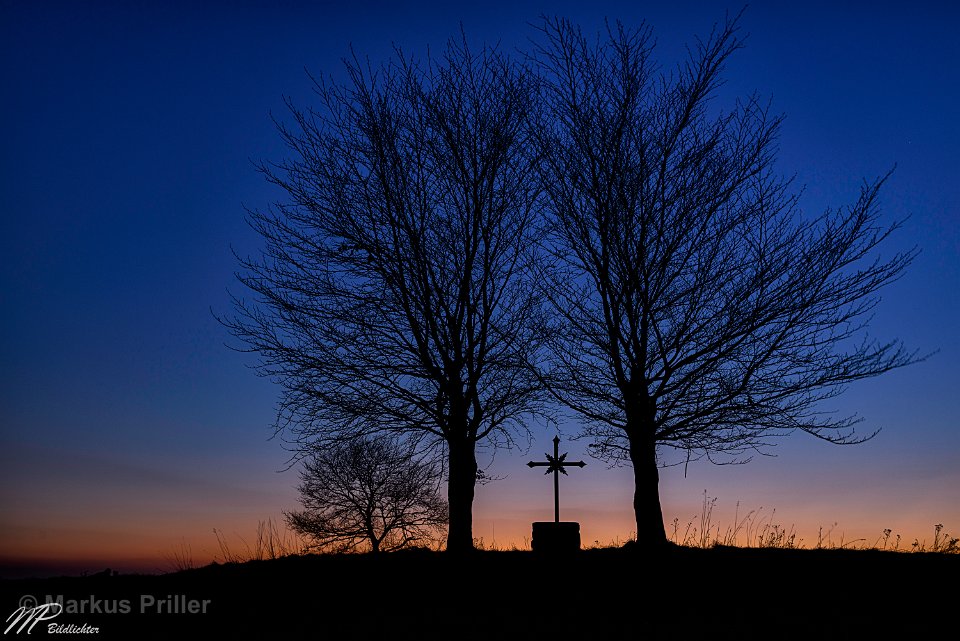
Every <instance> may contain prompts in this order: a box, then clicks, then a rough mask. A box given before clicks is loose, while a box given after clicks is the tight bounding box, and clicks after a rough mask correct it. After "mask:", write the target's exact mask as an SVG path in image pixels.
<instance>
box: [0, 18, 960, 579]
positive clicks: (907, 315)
mask: <svg viewBox="0 0 960 641" xmlns="http://www.w3.org/2000/svg"><path fill="white" fill-rule="evenodd" d="M137 4H138V5H139V4H140V3H137ZM142 4H144V5H146V7H147V8H144V7H141V6H136V7H132V6H128V5H127V3H119V2H117V3H114V2H103V3H72V2H70V3H68V2H36V3H35V2H10V1H8V0H2V1H0V95H2V96H3V98H2V99H0V127H2V130H3V144H2V147H0V150H2V151H0V207H2V214H0V215H2V219H0V220H2V222H0V252H2V256H3V266H4V269H3V270H2V271H0V310H2V316H0V444H2V446H0V447H2V449H0V482H2V489H0V557H2V556H7V557H14V558H28V557H29V558H48V559H58V558H62V557H70V558H97V559H99V558H107V557H108V556H109V555H108V554H107V552H105V550H106V549H107V548H108V547H109V548H111V549H113V550H114V552H113V554H114V557H115V558H124V559H130V561H129V564H131V566H132V564H133V563H134V559H141V561H137V562H139V563H141V565H143V564H147V563H150V562H152V561H151V560H150V559H152V558H154V557H156V556H157V555H159V554H163V553H164V552H166V551H168V550H169V549H170V548H172V547H173V545H174V544H176V543H177V542H179V541H181V540H186V541H188V542H192V545H193V546H194V552H195V554H197V556H202V553H203V550H204V549H206V548H205V546H207V547H211V548H212V547H213V541H212V537H211V536H210V535H209V532H210V529H211V528H214V527H217V528H222V529H225V530H227V531H228V532H229V531H233V530H234V529H236V530H238V531H239V530H240V529H243V528H248V529H250V530H252V528H253V527H254V526H255V525H256V521H257V519H261V518H267V517H270V516H273V517H275V516H276V515H277V514H278V512H279V509H280V508H283V507H285V508H290V507H294V502H295V493H294V492H293V489H292V488H293V486H294V485H295V483H296V477H295V475H294V474H293V473H292V472H286V473H278V470H281V469H282V468H283V465H284V461H285V460H286V454H285V453H284V451H283V450H282V449H281V447H280V444H279V443H278V442H277V441H268V440H267V438H268V437H269V435H270V430H269V424H270V422H271V419H272V417H273V404H274V402H275V399H276V392H277V390H276V389H275V388H274V387H273V386H272V385H271V384H270V383H269V382H268V381H265V380H262V379H259V378H257V377H256V376H255V375H254V373H253V372H252V371H250V370H249V369H248V368H247V367H246V365H249V364H251V363H252V360H251V359H250V358H249V357H245V356H243V355H240V354H236V353H233V352H231V351H229V350H227V349H226V348H225V347H224V343H225V342H228V341H229V338H228V336H227V335H226V334H225V332H224V331H223V329H222V328H221V327H220V326H219V325H218V324H217V323H216V322H215V320H214V319H213V317H212V315H211V311H210V310H211V308H213V310H215V311H218V312H228V311H229V300H228V297H227V294H226V289H227V288H228V287H229V288H232V289H233V290H238V286H237V285H236V284H235V282H234V279H233V271H234V269H235V267H236V263H235V260H234V258H233V256H232V254H231V249H230V248H231V246H233V247H234V248H236V249H237V250H238V251H239V252H240V253H248V252H255V251H257V249H258V248H259V246H260V245H259V240H258V239H257V238H256V237H255V235H253V234H252V232H251V231H250V230H249V229H248V228H247V227H246V226H245V224H244V209H243V207H244V205H246V206H249V207H262V206H264V205H266V204H268V203H269V202H270V201H271V200H273V199H275V198H277V197H278V196H279V194H278V193H277V192H276V191H274V190H273V189H272V188H270V187H269V186H268V185H266V184H265V183H264V181H263V180H262V179H261V177H260V176H259V175H258V174H257V173H256V172H255V171H254V169H253V166H252V163H251V160H259V159H273V160H278V159H280V158H282V157H283V155H284V153H285V150H284V148H283V147H282V145H281V143H280V141H279V138H278V136H277V135H276V132H275V130H274V128H273V125H272V123H271V121H270V117H269V116H270V113H271V112H273V113H275V114H277V115H281V116H282V114H283V112H284V106H283V100H282V98H283V96H284V95H289V96H291V97H292V98H293V100H294V101H295V102H297V103H298V104H300V105H307V104H309V102H310V100H311V93H310V83H309V79H308V78H307V76H306V74H305V72H304V68H305V67H306V68H308V69H309V70H310V71H311V72H313V73H315V74H333V75H334V77H337V76H338V75H339V74H340V73H341V65H340V62H339V60H340V58H341V57H342V56H344V55H346V54H348V52H349V47H350V46H351V45H352V46H353V47H354V49H355V51H356V52H357V53H358V54H360V55H366V56H369V58H370V59H371V60H372V61H373V62H379V61H382V60H384V59H385V58H387V57H388V56H389V55H390V53H391V44H392V43H395V44H397V45H400V46H402V47H403V48H404V49H405V50H406V51H409V52H412V53H418V54H422V53H424V52H425V51H426V48H427V47H428V46H431V47H434V48H437V47H439V46H441V45H442V43H443V42H444V40H445V39H446V38H447V37H449V36H451V35H454V34H455V33H456V32H457V31H458V29H459V26H460V24H461V23H462V25H463V27H464V29H465V31H466V33H467V35H468V37H469V38H470V40H471V41H473V42H475V43H480V42H484V41H486V42H500V43H501V46H502V47H503V48H504V49H507V50H512V49H514V48H516V47H523V46H525V42H526V39H527V38H530V37H534V36H535V32H534V30H533V29H532V28H531V27H530V26H529V25H528V23H529V22H532V21H536V19H537V16H538V15H539V14H540V13H543V12H549V13H551V14H560V15H564V16H568V17H571V18H572V19H574V20H575V21H578V22H580V23H581V24H582V25H583V26H584V27H585V28H586V29H587V30H589V31H596V30H597V29H599V28H600V27H601V25H602V20H603V18H604V17H605V16H607V17H610V18H619V19H621V20H623V21H624V22H625V23H627V24H628V25H636V24H638V23H639V21H640V20H642V19H646V20H647V21H648V22H650V23H651V24H652V25H653V27H654V29H655V33H656V36H657V38H658V42H659V48H658V52H659V55H660V56H661V57H662V59H663V60H664V61H665V64H669V61H670V60H674V59H676V57H677V56H678V55H680V54H682V52H683V46H684V43H686V42H690V41H691V39H692V37H693V36H695V35H697V34H701V35H705V34H706V33H707V32H708V31H709V29H710V27H711V25H712V24H713V23H714V22H716V21H718V20H721V19H722V18H723V15H724V11H725V10H726V9H728V8H729V9H730V10H731V11H734V12H736V11H738V10H739V8H740V5H739V4H725V3H719V2H672V3H632V2H623V3H616V2H591V3H586V4H585V3H571V2H553V3H536V2H522V1H516V2H505V3H484V4H483V5H482V6H481V5H478V6H476V7H474V8H461V7H457V6H455V3H392V2H391V3H387V2H383V3H363V2H359V3H353V4H349V3H341V2H335V3H314V4H312V5H306V4H300V3H292V2H287V3H276V2H271V3H260V2H239V3H209V4H207V5H206V7H205V8H203V9H199V8H196V7H193V6H191V5H190V4H188V3H177V2H171V3H142ZM832 4H833V3H809V2H805V3H802V4H801V3H794V4H793V5H792V8H789V9H788V8H785V6H786V5H783V4H781V3H776V8H774V6H773V5H771V4H763V5H756V6H751V7H750V8H749V9H748V10H747V12H746V13H745V15H744V17H743V20H742V27H743V30H744V31H745V32H748V33H749V34H750V35H749V37H748V40H747V46H746V49H744V50H743V51H741V52H739V53H737V54H736V55H735V56H734V58H733V59H732V61H731V63H730V67H729V70H728V73H727V79H728V82H727V84H726V85H725V87H724V88H723V90H722V92H721V96H720V99H721V104H722V101H723V100H729V99H730V98H731V97H733V96H736V95H742V94H745V93H748V92H751V91H754V90H756V91H758V92H760V93H761V94H762V95H765V96H768V97H771V98H772V100H773V106H774V110H775V111H780V112H783V113H785V114H786V116H787V118H786V121H785V124H784V127H783V132H782V136H781V139H780V146H781V153H780V156H779V159H780V160H779V167H780V170H781V171H782V172H784V173H786V174H796V180H797V184H798V185H806V192H805V196H804V199H803V201H802V204H803V207H804V209H805V210H807V211H810V212H816V211H819V210H820V209H822V208H823V207H826V206H839V205H843V204H845V203H849V202H852V201H853V199H854V198H855V197H856V190H857V187H858V185H859V183H860V181H861V180H862V179H863V178H873V177H876V176H878V175H880V174H883V173H885V172H886V171H887V170H888V169H890V168H891V167H892V166H893V165H894V164H896V165H897V170H896V172H895V173H894V175H893V176H892V178H891V179H890V181H889V182H888V184H887V185H886V186H885V188H884V190H883V193H882V204H883V207H884V212H885V216H886V217H887V219H888V220H893V219H894V218H900V217H904V216H906V215H910V216H911V217H910V218H909V220H908V221H907V222H906V224H905V225H904V228H903V229H902V230H901V231H900V232H899V233H898V234H896V236H895V237H894V238H892V239H891V241H890V243H889V245H888V250H890V251H894V250H896V249H905V248H909V247H911V246H913V245H919V246H920V247H921V248H922V254H921V255H920V257H919V258H918V259H917V261H916V262H915V264H914V265H913V266H912V267H911V269H910V270H909V272H908V274H907V275H906V276H905V277H904V278H903V279H902V280H901V281H899V282H898V283H896V284H895V285H893V286H892V287H890V288H889V289H888V290H886V291H885V292H884V301H883V304H882V305H881V306H880V308H879V310H878V314H877V317H876V319H875V322H874V324H873V326H872V327H873V332H874V333H875V334H877V335H878V336H880V337H882V338H886V337H900V338H902V339H904V341H905V342H906V343H907V344H908V346H911V347H916V348H919V349H920V350H922V351H931V350H934V349H939V350H940V352H939V353H938V354H937V355H936V356H935V357H934V358H932V359H930V360H929V361H928V362H926V363H922V364H919V365H915V366H913V367H911V368H909V369H907V370H903V371H900V372H896V373H893V374H891V375H888V376H886V377H883V378H881V379H877V380H875V381H870V382H867V383H864V384H862V385H859V386H855V387H854V388H852V389H851V390H850V391H849V392H848V393H847V394H846V395H845V396H844V397H843V398H842V399H841V400H839V401H838V402H837V403H836V407H837V408H838V409H840V410H841V411H847V412H849V411H857V412H859V413H861V414H862V415H863V416H865V418H866V423H865V427H867V428H868V429H869V428H872V427H876V426H880V427H883V428H884V429H883V432H882V433H881V435H880V436H878V437H877V438H876V439H875V440H874V441H871V442H870V443H868V444H865V445H862V446H859V447H856V448H836V447H834V448H831V447H827V446H825V445H823V444H821V443H819V442H813V441H812V440H811V439H809V438H807V437H805V436H804V435H797V436H796V437H794V438H791V439H789V440H787V441H784V442H783V444H782V446H781V447H779V448H778V452H777V453H778V454H779V455H780V456H779V457H778V458H777V459H772V460H766V459H765V460H763V461H759V462H755V463H751V464H750V465H747V466H743V467H738V468H720V469H717V468H711V467H709V466H708V465H706V464H700V465H697V466H694V467H693V468H691V469H690V470H688V474H687V477H686V478H684V476H683V472H682V470H677V469H673V470H670V471H668V472H667V473H666V474H665V475H664V479H665V480H664V486H663V496H664V500H665V512H666V513H667V518H668V520H669V519H670V518H672V517H673V516H677V517H678V518H681V519H683V520H686V519H687V518H688V516H689V515H690V514H692V513H693V511H695V509H696V504H697V501H699V497H700V495H701V492H702V491H703V490H704V489H705V488H706V489H707V490H708V491H709V492H710V494H711V495H719V496H720V498H721V502H725V504H726V505H727V506H729V507H731V508H732V505H733V504H734V503H735V502H736V501H737V500H741V501H743V502H744V503H745V504H746V505H747V506H748V507H751V508H755V507H758V506H759V505H760V504H763V505H767V506H771V507H776V508H777V509H778V513H779V514H782V515H783V517H784V519H785V520H786V521H787V522H788V523H790V522H796V524H797V526H798V529H801V528H806V529H810V528H813V531H816V527H817V526H818V524H823V525H830V524H831V523H832V522H834V521H840V527H841V528H842V527H844V526H845V527H846V528H847V531H848V532H859V531H861V530H863V531H864V532H865V535H869V534H871V533H877V534H879V531H880V530H881V529H882V528H884V527H899V528H901V529H902V530H903V531H904V534H905V536H909V537H911V539H912V537H914V536H920V537H922V536H924V535H928V533H927V532H926V530H925V529H924V530H921V529H920V528H927V529H930V530H931V532H932V524H933V523H935V522H941V521H945V522H946V524H947V526H948V529H949V528H950V527H952V528H953V529H955V530H960V507H958V506H960V490H958V489H957V488H958V487H960V470H958V468H960V430H958V426H957V417H958V414H960V412H958V409H960V402H958V400H957V394H956V389H960V376H958V374H957V368H956V363H957V362H958V360H960V341H958V338H957V331H958V329H960V304H958V295H957V292H958V291H960V232H958V224H957V223H958V222H960V181H958V179H957V176H958V175H960V120H958V118H957V105H958V99H960V95H958V94H960V72H958V69H960V45H958V38H957V34H956V29H957V25H960V10H958V9H957V8H956V7H951V8H943V6H942V5H943V3H940V2H927V3H924V2H914V3H910V4H909V5H905V6H901V4H900V3H896V4H894V3H890V4H889V6H885V5H883V3H875V2H874V3H866V2H865V3H853V4H848V5H845V6H844V7H843V8H836V7H833V6H832ZM878 4H880V6H877V5H878ZM151 5H152V6H151ZM801 7H802V8H801ZM895 7H896V8H895ZM566 429H567V430H568V431H574V429H575V428H574V426H573V425H568V426H567V428H566ZM550 436H551V435H546V434H544V435H541V437H540V438H539V440H538V441H537V442H536V443H535V445H534V450H533V452H532V454H535V455H537V456H539V453H540V451H541V450H543V449H545V448H546V447H548V443H549V438H550ZM570 449H571V450H572V451H574V452H580V451H581V449H582V448H581V445H580V444H571V446H570ZM527 458H528V456H527ZM527 458H525V455H523V454H518V455H516V456H509V455H500V456H498V457H497V459H496V462H495V463H494V465H493V467H492V468H491V470H490V472H491V473H492V474H495V475H501V476H506V477H507V478H506V480H504V481H501V482H499V483H495V484H492V485H489V486H486V487H484V488H482V489H481V491H480V494H479V497H478V502H477V530H478V531H477V536H484V537H486V538H487V540H489V538H490V536H491V532H488V529H491V530H492V528H494V527H496V528H498V530H497V533H496V537H497V538H498V539H499V540H500V541H504V540H507V541H510V540H514V541H516V542H517V543H522V540H520V539H521V537H522V535H523V532H525V530H526V528H528V524H529V522H530V521H532V520H536V519H538V518H541V517H542V516H543V515H544V513H545V512H548V511H549V509H550V500H549V488H548V487H547V486H546V485H544V484H543V482H541V480H540V479H538V478H531V477H530V475H528V474H526V473H525V471H526V468H523V467H522V466H521V465H520V464H521V463H522V462H523V461H525V460H527ZM574 475H575V476H577V477H579V480H577V479H574V478H573V477H572V476H571V478H570V479H569V480H566V479H565V492H568V493H567V494H565V497H566V498H567V500H569V509H570V510H571V513H574V512H575V513H576V518H577V519H578V520H580V521H581V522H583V525H584V532H585V538H588V539H592V538H593V536H592V534H594V533H595V534H596V537H597V538H604V539H609V538H612V537H614V536H620V537H621V538H626V536H628V535H629V533H630V506H629V491H630V487H629V482H628V478H627V477H626V476H625V475H624V474H623V473H622V471H619V472H618V471H607V470H605V469H604V466H603V465H602V464H601V463H599V462H596V463H595V464H593V465H591V466H588V467H587V468H585V470H583V471H582V473H581V471H580V470H577V471H575V472H574ZM534 476H535V475H534ZM567 486H569V488H567ZM565 505H567V504H565ZM691 506H692V507H691ZM578 510H579V511H578ZM569 516H570V518H574V514H570V515H569ZM818 519H819V523H818ZM951 523H952V525H951ZM495 524H500V525H495ZM117 550H119V552H117ZM98 555H99V556H98ZM124 555H126V556H124ZM151 555H152V556H151ZM144 559H145V560H144Z"/></svg>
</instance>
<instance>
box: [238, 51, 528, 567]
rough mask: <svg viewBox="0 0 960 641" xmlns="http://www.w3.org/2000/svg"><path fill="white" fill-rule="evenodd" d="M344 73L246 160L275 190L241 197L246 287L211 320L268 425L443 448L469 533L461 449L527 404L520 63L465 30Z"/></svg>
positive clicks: (454, 511) (471, 486) (518, 429)
mask: <svg viewBox="0 0 960 641" xmlns="http://www.w3.org/2000/svg"><path fill="white" fill-rule="evenodd" d="M346 72H347V76H348V78H349V81H348V82H347V83H345V84H336V83H332V82H324V81H318V82H316V91H317V94H318V95H319V97H320V108H319V109H317V110H307V111H303V110H300V109H297V108H296V107H294V106H293V105H292V104H291V105H289V106H290V110H291V113H292V115H293V119H294V124H293V125H290V126H287V125H284V124H278V127H279V130H280V133H281V135H282V137H283V139H284V140H285V142H286V143H287V145H288V146H289V148H290V149H291V150H292V152H293V154H294V157H293V159H290V160H287V161H284V162H281V163H279V164H264V165H262V166H261V171H262V172H263V174H264V175H265V176H266V178H267V179H268V180H269V181H270V182H272V183H274V184H276V185H278V186H279V187H281V188H282V189H283V190H284V191H285V192H286V195H287V197H288V200H287V201H286V202H281V203H278V204H276V205H275V206H274V207H273V208H272V209H270V210H268V211H265V212H264V211H257V212H251V216H250V220H251V223H252V225H253V227H254V229H256V230H257V231H258V232H259V233H260V234H261V235H262V236H263V238H264V239H265V240H266V251H265V253H264V256H263V257H262V258H259V259H249V258H248V259H246V260H242V261H241V262H242V266H243V268H244V273H242V274H240V275H239V278H240V281H241V282H242V283H243V284H244V285H246V286H247V288H249V290H251V291H252V293H253V294H254V299H253V300H250V301H248V300H244V299H242V298H236V299H235V308H236V310H237V313H236V315H235V317H234V318H232V319H227V320H225V321H223V322H224V323H225V324H226V325H227V326H228V327H229V328H230V329H231V330H232V331H233V333H234V335H235V336H237V337H238V338H240V339H242V340H243V341H244V342H245V343H246V346H247V349H249V350H250V351H255V352H259V353H260V355H261V357H262V360H261V363H260V371H261V372H262V373H263V374H264V375H266V376H269V377H272V378H273V379H275V380H276V381H278V382H279V383H280V384H281V385H282V388H283V396H282V401H281V406H280V412H279V417H278V421H277V430H278V431H279V432H282V433H284V435H285V436H286V437H288V438H289V439H290V441H291V442H292V443H293V444H294V447H295V448H296V449H297V450H298V451H301V452H302V451H305V450H306V449H307V448H312V447H313V446H314V444H320V445H325V444H332V443H336V442H339V441H343V440H350V439H353V438H355V437H357V436H363V435H371V434H378V433H388V434H395V435H402V436H403V437H404V438H405V439H406V440H407V441H408V442H410V443H412V444H415V445H418V446H419V447H421V451H423V450H425V449H431V448H432V451H433V452H434V453H439V452H442V453H443V455H444V456H445V462H446V472H447V476H448V484H447V497H448V500H449V505H450V524H449V525H450V527H449V531H448V541H447V549H448V550H451V551H455V550H465V549H472V547H473V534H472V504H473V498H474V491H475V483H476V482H477V478H478V464H477V448H478V447H488V448H491V449H493V448H497V447H501V446H505V445H507V446H508V445H510V444H511V442H512V441H513V440H514V439H516V438H517V437H518V436H525V435H527V434H528V433H527V431H526V430H527V428H526V423H525V421H526V420H527V419H528V418H529V416H530V415H532V414H535V413H537V412H538V411H540V409H541V400H542V391H541V386H540V384H539V382H538V380H537V377H536V375H535V374H533V373H532V372H531V370H530V368H529V367H528V362H529V361H530V360H531V358H532V357H531V354H532V353H533V352H534V351H535V350H536V349H537V344H536V337H537V331H536V327H537V323H538V321H537V318H538V300H537V298H536V295H535V293H534V291H533V288H532V287H531V286H530V284H529V271H530V261H531V258H532V255H531V251H532V250H533V248H535V247H536V244H537V243H536V238H535V236H534V232H535V227H536V226H535V214H536V213H537V212H536V207H535V206H536V203H537V176H536V173H535V171H534V169H533V164H532V163H533V159H532V158H530V157H529V155H528V153H527V152H528V151H529V149H530V148H531V146H530V145H529V144H528V141H527V136H528V135H529V127H528V126H527V121H528V118H529V114H530V113H531V110H532V109H533V107H534V104H535V103H534V102H533V101H534V97H535V92H534V91H533V86H532V82H531V76H530V75H529V74H527V73H526V72H525V70H524V69H522V68H521V67H519V66H518V65H517V64H516V63H515V62H513V61H511V60H510V59H508V58H507V57H505V56H504V55H502V54H500V53H498V52H497V51H495V50H490V49H488V48H485V49H483V50H482V51H481V52H480V53H479V54H477V53H474V52H471V51H470V50H469V48H468V47H467V45H466V44H465V42H464V41H460V42H451V44H450V45H449V46H448V48H447V49H446V52H445V54H444V55H443V56H442V57H441V58H440V59H431V60H429V61H428V63H427V64H426V65H422V66H421V65H419V64H417V63H415V62H413V61H411V60H410V59H409V58H408V57H405V56H404V55H403V54H402V53H400V52H397V55H396V57H395V59H394V60H393V61H392V62H391V63H390V64H387V65H385V66H383V67H381V68H378V69H375V70H372V69H370V68H369V66H365V65H361V64H360V63H359V62H357V60H356V59H354V60H353V61H348V62H347V64H346Z"/></svg>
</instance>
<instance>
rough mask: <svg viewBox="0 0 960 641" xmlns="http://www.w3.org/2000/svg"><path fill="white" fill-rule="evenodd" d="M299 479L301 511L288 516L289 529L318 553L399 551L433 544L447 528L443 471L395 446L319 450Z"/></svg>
mask: <svg viewBox="0 0 960 641" xmlns="http://www.w3.org/2000/svg"><path fill="white" fill-rule="evenodd" d="M300 478H301V483H300V487H299V490H300V501H301V503H302V504H303V507H304V509H303V510H301V511H295V512H287V513H285V516H286V520H287V524H288V525H289V526H290V527H291V528H292V529H293V530H295V531H296V532H298V533H299V534H302V535H304V536H307V537H309V538H310V539H312V540H313V541H314V544H315V546H316V547H318V548H321V549H325V550H333V551H337V552H344V551H351V550H356V549H362V548H365V547H366V546H367V545H369V549H370V550H371V551H372V552H381V551H383V552H388V551H392V550H399V549H401V548H404V547H407V546H410V545H413V544H416V543H420V542H423V541H427V540H430V539H431V538H433V535H434V534H435V533H436V531H437V530H438V529H442V528H443V527H444V526H445V525H446V522H447V504H446V501H444V500H443V498H442V497H441V496H440V494H439V488H440V484H441V481H442V474H441V470H440V467H439V466H438V465H436V464H434V463H431V462H429V461H422V460H419V459H418V458H417V457H416V456H415V454H414V453H413V452H412V451H410V450H409V449H405V448H404V447H403V446H402V445H401V444H400V443H399V442H398V441H397V440H396V439H391V438H380V439H377V440H374V439H371V438H368V437H360V438H357V439H355V440H353V441H347V442H341V443H338V444H336V445H333V446H330V447H316V448H314V449H313V451H312V452H311V454H310V455H309V457H307V458H306V459H305V460H304V468H303V470H302V472H301V474H300Z"/></svg>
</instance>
